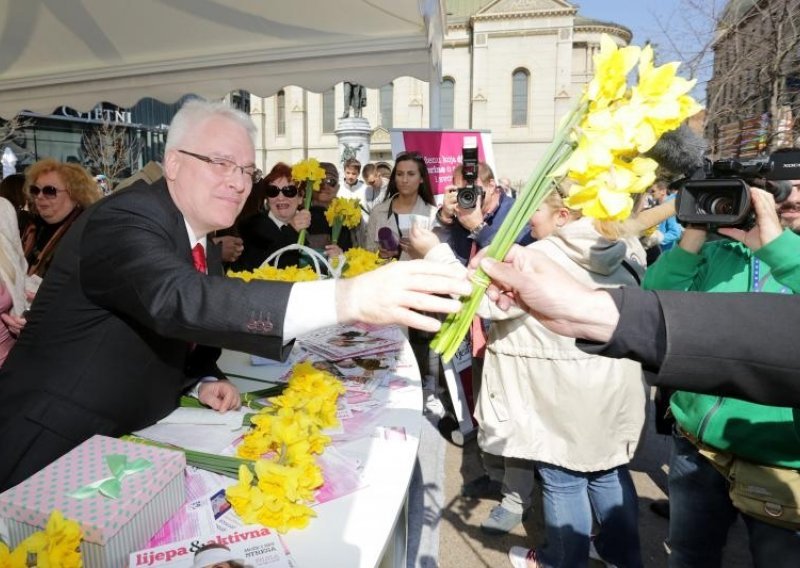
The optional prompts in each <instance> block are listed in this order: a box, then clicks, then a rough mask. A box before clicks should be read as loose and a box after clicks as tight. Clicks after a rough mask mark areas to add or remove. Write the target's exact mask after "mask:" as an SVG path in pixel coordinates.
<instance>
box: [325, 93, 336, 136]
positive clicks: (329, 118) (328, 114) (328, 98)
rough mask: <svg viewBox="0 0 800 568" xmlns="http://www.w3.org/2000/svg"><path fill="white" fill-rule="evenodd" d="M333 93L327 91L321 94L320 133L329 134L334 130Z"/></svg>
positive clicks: (334, 109) (334, 108)
mask: <svg viewBox="0 0 800 568" xmlns="http://www.w3.org/2000/svg"><path fill="white" fill-rule="evenodd" d="M334 94H335V91H334V90H333V89H328V90H327V91H325V92H324V93H322V132H323V134H330V133H332V132H333V131H334V129H335V128H336V103H335V98H334Z"/></svg>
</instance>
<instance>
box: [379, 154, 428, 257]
mask: <svg viewBox="0 0 800 568" xmlns="http://www.w3.org/2000/svg"><path fill="white" fill-rule="evenodd" d="M436 211H437V207H436V201H435V200H434V198H433V191H432V189H431V180H430V177H429V176H428V168H427V167H426V166H425V160H424V159H423V157H422V156H421V155H420V154H418V153H416V152H403V153H401V154H398V155H397V157H396V158H395V164H394V168H393V169H392V173H391V175H390V176H389V187H388V189H387V191H386V199H385V200H384V201H383V202H381V203H379V204H377V205H376V206H375V207H374V208H373V210H372V213H370V216H369V225H367V242H366V246H367V248H368V249H369V250H372V251H378V253H379V254H380V256H381V257H383V258H397V259H400V260H410V259H411V257H410V256H409V254H408V237H409V232H410V231H411V225H412V224H413V223H414V222H418V221H422V222H423V224H424V225H425V226H424V227H423V228H425V229H428V228H431V227H433V225H434V223H435V220H436Z"/></svg>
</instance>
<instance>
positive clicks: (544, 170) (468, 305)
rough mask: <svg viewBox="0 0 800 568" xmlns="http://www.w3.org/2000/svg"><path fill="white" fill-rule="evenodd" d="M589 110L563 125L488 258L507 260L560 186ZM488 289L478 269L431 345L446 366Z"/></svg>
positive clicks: (580, 109)
mask: <svg viewBox="0 0 800 568" xmlns="http://www.w3.org/2000/svg"><path fill="white" fill-rule="evenodd" d="M587 110H588V103H587V102H585V101H579V102H578V103H577V104H576V105H575V107H573V109H572V110H571V111H570V113H569V114H568V115H567V117H566V119H565V120H564V121H563V122H562V125H561V127H560V128H559V130H558V132H557V133H556V136H555V137H554V138H553V141H552V142H551V143H550V144H549V145H548V147H547V149H546V150H545V153H544V155H543V156H542V159H541V160H539V163H538V164H536V167H535V168H534V170H533V172H532V173H531V175H530V176H529V178H528V181H527V182H526V184H525V187H524V188H523V189H522V191H521V192H520V193H521V195H520V197H518V198H517V200H516V201H515V202H514V205H512V207H511V209H510V210H509V212H508V215H506V218H505V219H504V220H503V223H502V225H501V226H500V228H499V229H498V231H497V234H495V236H494V238H493V239H492V242H491V243H490V244H489V247H488V248H487V251H486V256H487V257H489V258H494V259H496V260H502V259H503V258H505V256H506V254H508V251H509V250H510V249H511V246H512V245H513V244H514V242H515V241H516V240H517V236H518V235H519V234H520V232H521V231H522V229H523V227H525V225H526V224H527V223H528V221H529V220H530V218H531V215H533V213H534V212H535V211H536V209H538V208H539V205H540V204H541V202H542V201H543V200H544V198H545V197H547V195H548V194H549V193H550V191H552V187H553V186H554V184H555V183H556V180H555V179H553V177H552V173H553V172H554V171H556V170H557V169H558V168H559V167H561V165H562V164H564V162H566V160H567V159H568V158H569V157H570V156H571V155H572V150H573V143H572V141H571V139H570V137H571V135H572V132H573V130H574V129H575V127H576V126H577V125H578V124H579V123H580V121H581V120H582V119H583V117H584V116H585V115H586V112H587ZM487 287H488V278H487V276H486V274H485V273H484V272H483V270H481V269H480V268H478V270H477V271H476V272H475V274H474V275H473V286H472V292H471V293H470V295H469V296H467V297H465V298H462V299H461V309H460V310H459V311H458V313H456V314H451V315H449V316H448V317H447V319H445V321H444V323H443V324H442V328H441V329H440V330H439V333H437V334H436V336H435V337H434V338H433V341H431V349H433V350H434V351H435V352H437V353H439V354H441V357H442V361H444V362H445V363H446V362H448V361H450V359H452V357H453V355H454V354H455V353H456V351H457V350H458V346H459V345H460V344H461V342H462V341H463V339H464V337H465V336H466V335H467V332H468V331H469V329H470V325H471V324H472V320H473V318H474V317H475V312H477V310H478V306H479V305H480V302H481V298H482V297H483V295H484V293H485V292H486V288H487Z"/></svg>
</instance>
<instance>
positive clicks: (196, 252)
mask: <svg viewBox="0 0 800 568" xmlns="http://www.w3.org/2000/svg"><path fill="white" fill-rule="evenodd" d="M192 260H194V267H195V268H196V269H197V271H198V272H202V273H203V274H208V267H207V266H206V251H205V249H204V248H203V245H201V244H200V243H197V244H196V245H194V248H193V249H192Z"/></svg>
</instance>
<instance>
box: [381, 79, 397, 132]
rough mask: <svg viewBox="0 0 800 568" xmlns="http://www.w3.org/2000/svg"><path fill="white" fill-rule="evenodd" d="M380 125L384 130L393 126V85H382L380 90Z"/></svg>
mask: <svg viewBox="0 0 800 568" xmlns="http://www.w3.org/2000/svg"><path fill="white" fill-rule="evenodd" d="M380 99H381V100H380V103H381V106H380V109H381V118H380V124H381V126H383V127H384V128H386V129H389V128H392V125H393V124H394V84H392V83H389V84H388V85H384V86H383V87H381V90H380Z"/></svg>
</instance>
